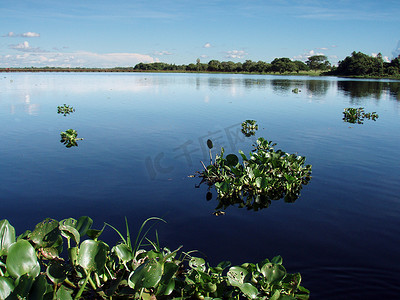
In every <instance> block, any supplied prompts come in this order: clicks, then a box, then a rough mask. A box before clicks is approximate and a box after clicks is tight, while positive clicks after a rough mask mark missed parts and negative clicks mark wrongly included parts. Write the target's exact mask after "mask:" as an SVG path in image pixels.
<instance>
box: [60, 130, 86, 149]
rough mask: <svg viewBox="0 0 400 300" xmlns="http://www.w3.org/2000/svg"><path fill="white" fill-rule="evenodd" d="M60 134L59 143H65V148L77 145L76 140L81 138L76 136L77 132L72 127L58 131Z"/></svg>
mask: <svg viewBox="0 0 400 300" xmlns="http://www.w3.org/2000/svg"><path fill="white" fill-rule="evenodd" d="M60 135H61V141H60V142H61V143H63V144H64V145H65V147H67V148H71V147H73V146H74V147H75V146H76V147H77V146H78V143H77V141H80V140H83V138H78V137H77V136H78V133H77V132H76V130H74V129H68V130H66V131H63V132H61V133H60Z"/></svg>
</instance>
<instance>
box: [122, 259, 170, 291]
mask: <svg viewBox="0 0 400 300" xmlns="http://www.w3.org/2000/svg"><path fill="white" fill-rule="evenodd" d="M162 274H163V265H162V264H160V263H159V262H157V261H156V260H153V259H151V260H148V261H146V262H145V263H143V264H141V265H140V266H139V267H138V268H137V269H136V270H135V271H133V272H132V273H131V274H130V275H129V279H128V285H129V286H130V287H131V288H133V289H141V288H146V289H147V288H151V287H156V286H157V285H158V283H159V282H160V280H161V277H162Z"/></svg>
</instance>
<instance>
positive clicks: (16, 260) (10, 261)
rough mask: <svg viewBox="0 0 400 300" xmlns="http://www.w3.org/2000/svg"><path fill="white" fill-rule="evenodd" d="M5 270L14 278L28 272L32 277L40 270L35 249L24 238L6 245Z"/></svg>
mask: <svg viewBox="0 0 400 300" xmlns="http://www.w3.org/2000/svg"><path fill="white" fill-rule="evenodd" d="M6 266H7V272H8V273H9V274H10V275H11V276H13V277H14V278H18V277H20V276H22V275H24V274H29V275H30V276H32V277H33V278H34V277H36V276H37V275H38V274H39V272H40V265H39V263H38V261H37V257H36V251H35V249H34V248H33V247H32V245H31V244H30V243H29V242H28V241H26V240H19V241H18V242H15V243H13V244H11V245H10V246H9V247H8V255H7V261H6Z"/></svg>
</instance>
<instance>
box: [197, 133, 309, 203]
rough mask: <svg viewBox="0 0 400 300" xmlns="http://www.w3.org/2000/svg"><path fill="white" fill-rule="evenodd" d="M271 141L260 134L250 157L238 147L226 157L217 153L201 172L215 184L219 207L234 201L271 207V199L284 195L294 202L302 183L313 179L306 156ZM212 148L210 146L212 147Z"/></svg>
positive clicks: (204, 178)
mask: <svg viewBox="0 0 400 300" xmlns="http://www.w3.org/2000/svg"><path fill="white" fill-rule="evenodd" d="M275 145H276V144H273V143H272V142H271V141H267V140H265V139H264V138H259V139H258V140H257V142H256V144H255V145H254V146H255V149H254V150H253V151H252V152H251V153H250V155H249V157H247V156H246V155H245V154H244V153H243V151H239V154H240V156H241V158H242V163H240V161H239V158H238V157H237V156H236V155H235V154H228V155H227V156H226V157H224V148H221V154H220V155H216V156H215V160H214V162H211V164H210V165H209V166H207V167H206V166H205V165H204V164H203V167H204V171H202V172H199V174H200V177H202V182H204V181H205V182H207V183H208V184H209V185H210V186H212V185H214V186H215V188H216V190H217V193H218V199H219V202H220V203H219V205H218V207H217V209H220V208H226V207H228V206H230V205H233V204H239V206H240V207H247V208H248V209H254V210H258V209H261V208H264V207H268V206H269V204H270V203H271V200H278V199H281V198H284V199H285V201H287V202H294V201H295V200H296V199H297V198H298V197H299V195H300V190H301V188H302V186H303V185H305V184H307V183H308V182H309V181H310V179H311V165H305V157H303V156H297V155H295V154H289V153H286V152H283V151H282V150H275V149H274V146H275ZM210 151H211V149H210Z"/></svg>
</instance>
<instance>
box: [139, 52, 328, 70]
mask: <svg viewBox="0 0 400 300" xmlns="http://www.w3.org/2000/svg"><path fill="white" fill-rule="evenodd" d="M134 69H135V70H138V71H189V72H226V73H261V74H262V73H280V74H283V73H299V72H301V71H327V70H330V69H331V64H330V63H329V61H328V60H327V57H326V56H324V55H314V56H311V57H309V58H308V60H307V61H306V62H305V63H304V62H302V61H300V60H295V61H292V60H291V59H290V58H287V57H282V58H275V59H274V60H273V61H272V62H271V63H267V62H264V61H257V62H255V61H252V60H246V61H245V62H244V63H241V62H236V63H235V62H233V61H222V62H220V61H219V60H215V59H213V60H210V61H209V62H208V63H207V64H205V63H201V62H200V60H199V59H197V62H196V63H191V64H188V65H175V64H167V63H163V62H155V63H139V64H137V65H136V66H135V68H134Z"/></svg>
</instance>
